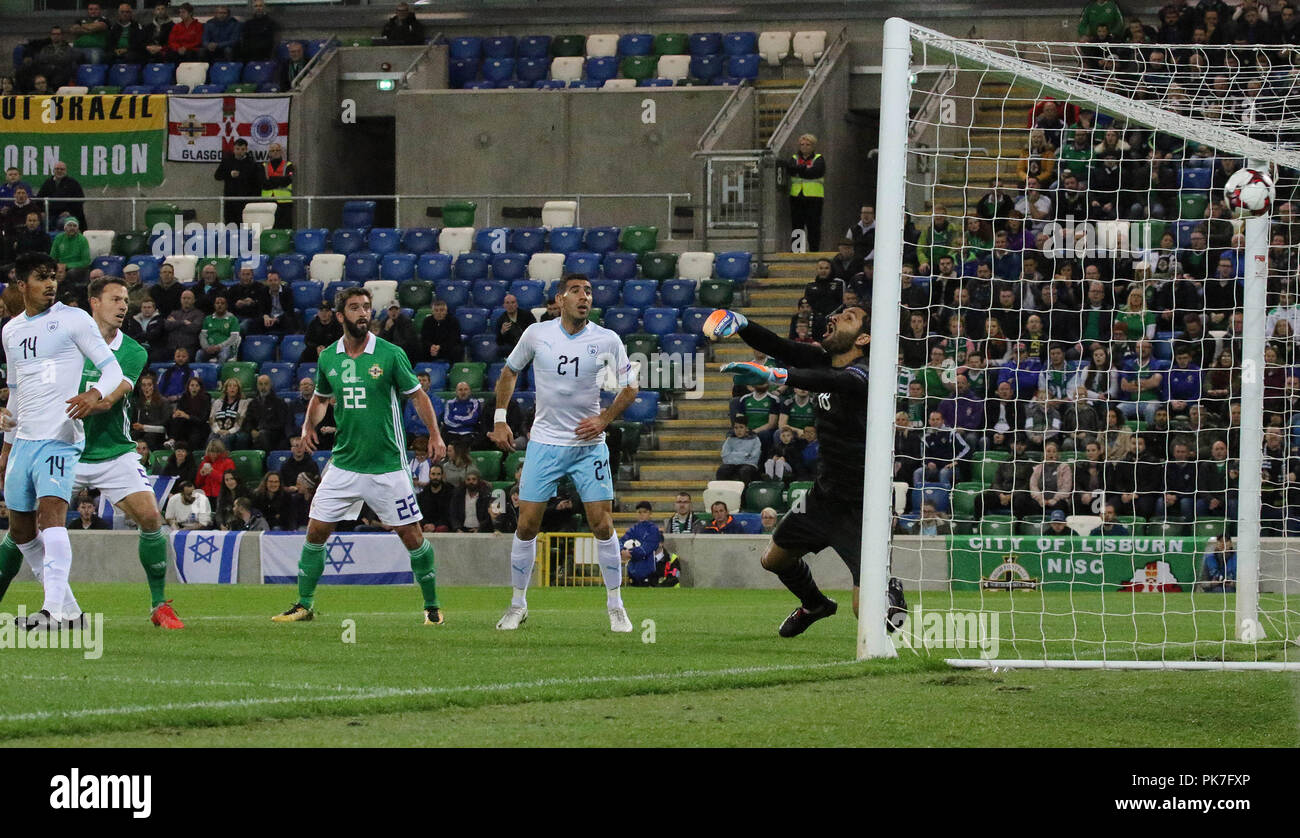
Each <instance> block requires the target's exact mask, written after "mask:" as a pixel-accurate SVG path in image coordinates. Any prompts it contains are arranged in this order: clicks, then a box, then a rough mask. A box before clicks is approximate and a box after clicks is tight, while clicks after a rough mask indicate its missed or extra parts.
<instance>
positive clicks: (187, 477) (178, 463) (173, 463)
mask: <svg viewBox="0 0 1300 838" xmlns="http://www.w3.org/2000/svg"><path fill="white" fill-rule="evenodd" d="M198 469H199V464H198V463H197V462H195V461H194V458H193V457H192V456H190V446H189V443H187V442H184V441H181V442H177V443H176V445H175V447H174V448H173V449H172V455H171V456H170V457H168V458H167V464H166V465H165V466H163V470H162V476H163V477H175V478H176V482H175V483H173V484H172V494H175V493H176V492H178V491H180V486H181V484H182V483H193V482H194V481H195V479H196V478H197V477H198V474H199V471H198Z"/></svg>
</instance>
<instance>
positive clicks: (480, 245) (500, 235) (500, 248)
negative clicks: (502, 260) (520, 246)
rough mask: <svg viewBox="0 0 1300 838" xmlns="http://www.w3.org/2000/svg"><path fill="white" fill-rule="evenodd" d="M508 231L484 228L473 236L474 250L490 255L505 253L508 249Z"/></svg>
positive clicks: (505, 229)
mask: <svg viewBox="0 0 1300 838" xmlns="http://www.w3.org/2000/svg"><path fill="white" fill-rule="evenodd" d="M509 244H510V230H509V228H507V227H484V228H482V229H481V230H479V231H478V232H476V233H475V234H474V249H475V250H477V251H478V252H479V253H485V254H488V255H492V254H494V253H505V252H506V251H507V250H509V249H510V248H509V247H508V245H509Z"/></svg>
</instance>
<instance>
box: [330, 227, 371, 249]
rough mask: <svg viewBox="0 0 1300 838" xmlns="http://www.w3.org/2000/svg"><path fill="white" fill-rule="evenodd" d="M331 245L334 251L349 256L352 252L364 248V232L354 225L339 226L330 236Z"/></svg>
mask: <svg viewBox="0 0 1300 838" xmlns="http://www.w3.org/2000/svg"><path fill="white" fill-rule="evenodd" d="M331 247H332V249H333V250H334V252H335V253H338V254H340V255H342V256H351V255H352V254H353V253H357V252H358V251H361V250H365V248H366V234H365V233H364V232H363V231H361V230H358V229H356V228H354V227H340V228H338V229H337V230H335V231H334V235H333V236H332V237H331Z"/></svg>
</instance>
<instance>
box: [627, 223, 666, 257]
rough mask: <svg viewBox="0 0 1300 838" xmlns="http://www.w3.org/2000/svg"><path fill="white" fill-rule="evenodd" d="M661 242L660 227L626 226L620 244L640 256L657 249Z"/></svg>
mask: <svg viewBox="0 0 1300 838" xmlns="http://www.w3.org/2000/svg"><path fill="white" fill-rule="evenodd" d="M658 243H659V228H658V227H624V228H623V237H622V240H621V241H620V246H621V248H622V249H623V250H625V251H627V252H629V253H635V254H636V255H637V256H638V257H640V256H643V255H644V254H646V253H649V252H650V251H652V250H654V249H655V246H656V245H657V244H658Z"/></svg>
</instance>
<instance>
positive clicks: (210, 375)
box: [163, 363, 220, 390]
mask: <svg viewBox="0 0 1300 838" xmlns="http://www.w3.org/2000/svg"><path fill="white" fill-rule="evenodd" d="M170 366H171V364H164V365H163V368H164V369H165V368H167V367H170ZM218 369H219V368H218V366H217V365H216V364H209V363H201V364H196V363H191V364H190V370H191V371H193V373H194V374H195V375H196V376H198V378H199V380H200V381H202V382H203V389H205V390H215V389H217V385H218V384H219V383H220V379H219V378H218V376H217V371H218Z"/></svg>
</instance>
